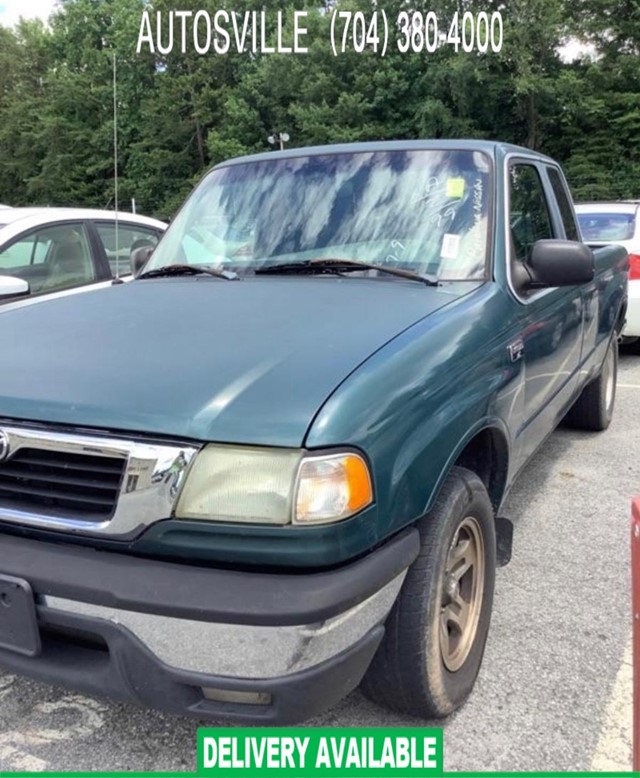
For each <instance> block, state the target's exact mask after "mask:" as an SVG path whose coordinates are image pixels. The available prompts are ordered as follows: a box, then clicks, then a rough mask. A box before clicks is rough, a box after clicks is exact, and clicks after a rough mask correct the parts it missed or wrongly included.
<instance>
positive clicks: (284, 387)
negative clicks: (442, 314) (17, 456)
mask: <svg viewBox="0 0 640 778" xmlns="http://www.w3.org/2000/svg"><path fill="white" fill-rule="evenodd" d="M455 297H456V295H454V294H451V293H447V292H445V291H443V290H442V289H436V288H429V287H426V286H422V285H420V284H417V283H415V282H404V281H395V280H393V281H380V280H376V279H361V278H360V279H359V278H353V277H350V278H345V279H341V278H333V277H331V278H329V277H313V278H309V277H305V278H299V277H296V278H292V277H286V278H285V277H278V278H261V279H257V278H256V279H253V278H251V279H245V280H243V281H235V282H231V281H222V280H219V279H214V278H209V277H200V276H198V277H195V278H193V277H191V278H165V279H157V280H151V279H149V280H141V281H134V282H132V283H128V284H122V285H119V286H113V287H110V288H107V289H100V290H96V291H92V292H85V293H83V294H77V295H72V296H70V297H64V298H61V299H57V300H51V301H46V302H41V303H38V304H32V305H25V306H24V307H22V308H14V309H13V310H9V311H6V312H1V311H0V365H1V367H0V418H5V419H22V420H30V421H36V422H50V423H59V424H65V425H72V426H82V427H95V428H102V429H108V430H114V431H118V430H121V431H125V430H126V431H133V432H138V433H151V434H158V435H162V436H171V437H180V438H191V439H196V440H203V441H218V442H228V443H254V444H268V445H277V446H300V445H302V443H303V441H304V437H305V433H306V431H307V429H308V427H309V425H310V423H311V421H312V420H313V418H314V416H315V414H316V413H317V411H318V409H319V408H320V407H321V405H322V404H323V403H324V401H325V400H326V399H327V397H328V396H329V395H330V394H331V392H332V391H333V390H334V389H335V388H336V387H337V386H338V385H339V384H340V383H341V382H342V381H343V380H344V379H345V378H346V377H347V376H348V375H349V373H351V372H352V371H353V370H355V369H356V368H357V367H358V365H360V364H361V363H362V362H363V361H364V360H366V359H367V358H368V357H369V356H370V355H371V354H372V353H373V352H375V351H376V350H377V349H379V348H380V347H381V346H383V345H384V344H385V343H386V342H388V341H389V340H390V339H392V338H393V337H395V336H396V335H398V334H399V333H400V332H401V331H402V330H404V329H406V328H407V327H409V326H410V325H411V324H413V323H414V322H416V321H418V320H419V319H421V318H423V317H424V316H426V315H428V314H430V313H432V312H433V311H435V310H437V309H438V308H440V307H442V306H443V305H445V304H446V303H447V302H450V301H452V300H454V299H455Z"/></svg>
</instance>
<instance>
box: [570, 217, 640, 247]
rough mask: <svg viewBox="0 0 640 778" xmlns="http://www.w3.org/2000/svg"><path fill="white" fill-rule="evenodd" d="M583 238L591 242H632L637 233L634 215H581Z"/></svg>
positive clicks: (579, 218) (579, 219)
mask: <svg viewBox="0 0 640 778" xmlns="http://www.w3.org/2000/svg"><path fill="white" fill-rule="evenodd" d="M578 221H579V222H580V230H581V232H582V237H583V239H584V240H586V241H590V240H603V241H607V240H612V241H614V240H631V238H633V234H634V232H635V224H636V220H635V215H634V214H633V213H615V212H609V213H605V212H598V213H579V214H578Z"/></svg>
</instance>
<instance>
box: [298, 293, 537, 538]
mask: <svg viewBox="0 0 640 778" xmlns="http://www.w3.org/2000/svg"><path fill="white" fill-rule="evenodd" d="M458 303H459V304H456V305H452V306H447V307H446V308H445V309H443V310H442V311H439V312H438V313H436V314H433V315H432V316H430V317H429V318H428V319H427V320H425V321H423V322H420V323H419V324H417V325H415V326H414V327H412V328H411V329H410V330H408V331H406V332H404V333H402V335H400V336H399V337H398V338H396V339H395V340H394V341H392V342H391V343H390V344H388V345H387V346H386V347H385V348H384V349H382V350H381V351H379V352H378V353H377V354H375V355H373V356H372V357H371V358H370V359H369V360H368V361H367V362H366V363H365V364H364V365H362V366H361V367H360V369H359V370H358V371H356V372H355V373H354V374H352V376H350V377H349V379H348V380H347V381H346V382H345V383H344V384H343V385H342V386H341V387H340V388H339V389H338V390H337V391H336V392H335V393H334V395H333V396H332V397H331V398H330V399H329V400H328V401H327V403H326V404H325V405H324V406H323V408H322V409H321V411H320V412H319V414H318V416H317V417H316V419H315V421H314V423H313V425H312V427H311V429H310V430H309V432H308V435H307V438H306V446H307V448H316V447H318V448H320V447H329V446H334V445H353V446H356V447H358V448H360V449H362V450H363V451H364V452H365V453H366V454H367V456H368V457H369V460H370V462H371V463H372V467H373V478H374V484H375V491H376V507H377V512H376V519H375V521H376V533H375V534H376V536H377V537H378V539H382V538H384V537H386V536H387V535H389V534H391V533H393V532H395V531H397V530H398V529H400V528H401V527H404V526H406V525H408V524H410V523H412V522H414V521H415V520H416V519H417V518H419V517H420V516H422V515H424V513H425V512H426V511H427V510H429V508H430V506H431V504H432V501H433V500H434V499H435V496H436V494H437V491H438V488H439V487H440V486H441V484H442V481H443V480H444V478H445V477H446V474H447V472H448V471H449V469H450V467H451V466H452V465H453V463H454V462H455V461H456V459H457V458H458V456H459V455H460V453H461V452H462V451H463V450H464V448H465V446H466V445H467V443H468V442H469V441H470V440H471V439H472V438H473V436H474V435H475V434H477V432H479V431H480V430H482V429H484V428H487V427H490V428H496V429H498V430H499V431H500V433H501V434H502V435H503V436H504V439H505V440H506V441H507V445H508V446H510V445H511V441H512V439H513V437H514V430H516V429H517V428H518V427H519V424H520V422H521V418H522V416H521V414H522V392H521V391H520V389H521V384H522V379H523V376H522V368H521V365H520V364H519V363H516V364H514V363H512V362H511V361H510V360H509V356H508V351H507V348H506V344H507V343H508V342H509V338H510V337H512V335H513V333H514V332H517V328H518V321H517V319H516V318H515V317H513V316H511V315H510V314H511V311H510V310H509V308H508V306H507V304H506V301H505V298H503V297H502V296H501V295H499V294H492V290H491V285H487V286H486V287H483V289H481V290H478V291H477V292H476V293H475V294H471V295H469V296H468V297H467V298H464V299H463V300H460V301H458ZM463 303H465V304H463ZM454 308H456V309H458V310H457V311H456V313H455V315H453V309H454Z"/></svg>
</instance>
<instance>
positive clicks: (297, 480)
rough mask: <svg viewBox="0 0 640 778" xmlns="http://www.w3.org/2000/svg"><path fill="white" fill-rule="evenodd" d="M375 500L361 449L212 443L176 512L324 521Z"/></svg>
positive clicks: (247, 520) (194, 469)
mask: <svg viewBox="0 0 640 778" xmlns="http://www.w3.org/2000/svg"><path fill="white" fill-rule="evenodd" d="M371 502H373V489H372V486H371V477H370V475H369V469H368V467H367V465H366V463H365V461H364V459H363V458H362V457H361V456H359V455H358V454H354V453H350V452H349V453H339V454H328V455H309V454H305V452H304V451H300V450H298V449H275V448H272V449H269V448H252V447H249V446H216V445H211V446H206V447H205V448H204V449H203V450H202V451H201V452H200V453H199V454H198V456H197V457H196V459H195V462H194V463H193V466H192V468H191V470H190V471H189V474H188V476H187V479H186V482H185V485H184V488H183V490H182V494H181V495H180V499H179V500H178V504H177V506H176V517H177V518H179V519H202V520H207V521H227V522H245V523H254V524H255V523H257V524H290V523H294V524H321V523H328V522H332V521H339V520H341V519H346V518H347V517H349V516H352V515H353V514H354V513H357V512H358V511H360V510H362V508H364V507H366V506H367V505H369V504H370V503H371Z"/></svg>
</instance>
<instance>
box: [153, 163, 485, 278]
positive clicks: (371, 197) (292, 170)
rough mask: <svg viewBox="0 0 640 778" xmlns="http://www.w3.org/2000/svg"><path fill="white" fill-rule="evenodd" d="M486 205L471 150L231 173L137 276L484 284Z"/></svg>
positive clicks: (212, 179)
mask: <svg viewBox="0 0 640 778" xmlns="http://www.w3.org/2000/svg"><path fill="white" fill-rule="evenodd" d="M490 196H491V165H490V161H489V158H488V157H487V156H486V155H485V154H484V153H481V152H478V151H460V150H453V151H452V150H410V151H409V150H407V151H390V150H385V151H376V152H351V153H336V154H322V155H315V154H314V155H306V156H304V155H301V156H296V157H274V159H273V160H269V159H268V160H262V161H255V162H252V161H247V162H243V163H238V164H233V165H229V166H226V167H221V168H218V169H216V170H214V171H212V172H211V173H210V174H209V175H208V176H207V177H206V178H205V179H204V180H203V181H202V182H201V183H200V185H199V186H198V187H197V188H196V189H195V191H194V192H193V194H192V195H191V197H190V198H189V200H188V201H187V203H186V204H185V206H184V207H183V209H182V210H181V211H180V213H179V214H178V216H177V217H176V219H175V220H174V222H173V223H172V225H171V226H170V227H169V230H168V231H167V233H166V234H165V236H164V238H163V239H162V240H161V241H160V244H159V246H158V248H157V249H156V251H155V253H154V254H153V255H152V257H151V259H150V260H149V262H148V263H147V265H146V267H145V270H154V269H158V268H162V267H164V266H167V265H175V264H190V265H202V266H207V267H215V268H219V269H224V270H232V271H234V272H236V273H238V274H240V275H248V274H253V273H255V272H256V271H257V270H260V269H264V268H265V267H269V266H273V265H276V264H281V263H282V264H287V265H289V266H290V265H291V263H298V262H299V263H300V264H301V265H303V263H308V262H309V261H310V260H316V261H318V260H319V261H322V259H324V258H326V259H345V260H358V261H361V262H368V263H371V264H376V265H383V266H387V267H397V268H401V269H406V270H410V271H413V272H416V273H424V274H430V275H434V276H437V277H438V278H440V279H442V280H481V279H483V278H484V277H486V272H487V245H488V233H489V228H488V224H489V215H490V214H489V210H490ZM290 269H291V268H289V270H290ZM294 270H295V268H294ZM363 272H367V273H370V272H371V271H365V270H363ZM374 272H375V271H374ZM379 278H381V279H382V278H384V279H385V280H390V281H394V280H395V281H397V280H398V278H397V277H394V276H390V275H388V274H384V275H383V274H380V276H379Z"/></svg>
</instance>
